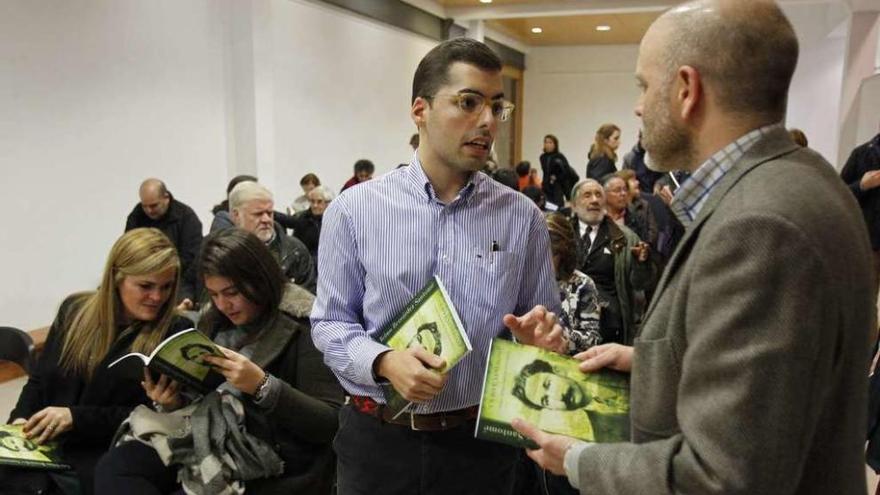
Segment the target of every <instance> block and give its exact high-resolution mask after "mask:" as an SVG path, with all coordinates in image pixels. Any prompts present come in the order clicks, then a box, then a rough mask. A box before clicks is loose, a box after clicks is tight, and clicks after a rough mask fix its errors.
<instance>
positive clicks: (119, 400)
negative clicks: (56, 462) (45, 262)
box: [9, 296, 192, 493]
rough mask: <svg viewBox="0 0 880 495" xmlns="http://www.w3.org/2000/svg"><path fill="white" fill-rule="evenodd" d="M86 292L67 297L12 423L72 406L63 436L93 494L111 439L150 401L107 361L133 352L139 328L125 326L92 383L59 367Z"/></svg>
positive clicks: (185, 323)
mask: <svg viewBox="0 0 880 495" xmlns="http://www.w3.org/2000/svg"><path fill="white" fill-rule="evenodd" d="M83 301H84V296H71V297H68V298H67V299H66V300H65V301H64V302H63V303H62V304H61V309H59V310H58V315H57V316H56V317H55V321H54V322H53V323H52V326H51V328H50V329H49V335H48V336H47V337H46V345H45V347H44V348H43V352H42V354H41V355H40V358H39V360H38V361H37V364H36V366H34V368H33V370H31V374H30V376H29V377H28V381H27V383H26V384H25V386H24V388H23V389H22V391H21V395H19V397H18V402H17V403H16V405H15V408H14V409H13V410H12V413H11V414H10V416H9V421H12V420H15V419H17V418H25V419H27V418H29V417H30V416H32V415H33V414H34V413H37V412H39V411H40V410H42V409H43V408H45V407H49V406H56V407H67V408H69V409H70V412H71V415H72V416H73V427H72V429H71V430H70V431H68V432H65V433H63V434H61V435H59V440H60V441H61V442H62V443H63V449H64V457H65V460H66V461H67V462H68V463H69V464H71V465H72V466H73V467H74V469H76V471H77V473H78V474H79V477H80V481H81V483H82V485H83V488H84V491H85V493H91V491H92V489H91V486H92V478H93V474H94V466H95V463H96V462H97V460H98V458H99V457H100V456H101V455H102V454H103V453H104V452H105V451H106V450H107V449H108V448H109V446H110V440H111V439H112V438H113V435H114V434H115V433H116V430H117V429H118V428H119V425H120V424H121V423H122V421H123V420H124V419H125V418H127V417H128V414H129V413H130V412H131V410H132V409H134V407H135V406H137V405H139V404H149V402H150V401H149V400H148V399H147V395H146V393H145V392H144V389H143V387H141V384H140V380H138V379H134V378H131V377H126V376H124V374H122V373H121V372H120V368H115V367H114V368H107V365H108V364H110V363H111V362H113V361H114V360H116V359H117V358H120V357H122V356H123V355H125V354H127V353H128V352H130V349H131V344H132V343H133V342H134V340H135V337H136V336H137V329H136V328H135V327H129V328H125V329H120V334H119V336H118V337H117V339H116V341H115V342H114V343H113V345H112V346H111V348H110V351H109V352H108V353H107V355H106V356H104V359H103V360H102V361H101V362H100V364H98V367H97V368H96V369H95V374H94V376H93V377H92V379H91V380H90V381H88V382H87V381H85V380H84V379H83V378H82V377H80V376H71V375H69V374H67V373H65V371H64V370H63V369H61V367H60V365H59V361H60V359H61V348H62V346H63V345H64V335H65V332H66V331H67V327H68V325H69V324H70V319H71V317H72V316H73V314H74V312H75V310H76V309H77V308H78V307H79V305H80V304H82V303H83ZM191 326H192V322H191V321H189V320H188V319H186V318H176V319H175V321H174V322H173V324H172V327H171V329H170V330H169V331H170V332H171V333H176V332H179V331H181V330H184V329H186V328H190V327H191Z"/></svg>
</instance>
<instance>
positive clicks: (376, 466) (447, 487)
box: [333, 405, 517, 495]
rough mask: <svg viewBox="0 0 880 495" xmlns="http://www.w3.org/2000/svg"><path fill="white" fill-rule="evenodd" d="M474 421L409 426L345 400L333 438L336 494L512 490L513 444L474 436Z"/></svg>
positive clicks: (456, 494)
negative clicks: (431, 427) (442, 427)
mask: <svg viewBox="0 0 880 495" xmlns="http://www.w3.org/2000/svg"><path fill="white" fill-rule="evenodd" d="M474 425H475V424H474V421H469V422H467V423H465V424H463V425H462V426H459V427H457V428H453V429H450V430H446V431H438V432H424V431H413V430H411V429H410V428H409V427H407V426H401V425H394V424H388V423H383V422H382V421H381V420H379V419H378V418H375V417H373V416H369V415H367V414H364V413H361V412H358V411H357V410H355V409H354V408H353V407H352V406H351V405H346V406H344V407H343V408H342V410H341V411H340V413H339V431H338V432H337V434H336V439H335V440H334V441H333V449H334V450H335V451H336V457H337V481H338V484H339V485H338V495H358V494H363V495H375V494H382V495H396V494H399V495H432V494H437V495H468V494H476V493H479V494H480V495H493V494H497V495H510V493H511V491H512V490H513V486H514V482H515V479H514V478H515V476H514V475H515V466H516V461H517V450H516V449H514V448H512V447H509V446H506V445H502V444H499V443H494V442H486V441H483V440H477V439H475V438H474Z"/></svg>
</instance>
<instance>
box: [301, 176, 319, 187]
mask: <svg viewBox="0 0 880 495" xmlns="http://www.w3.org/2000/svg"><path fill="white" fill-rule="evenodd" d="M306 184H312V185H313V186H315V187H317V186H320V185H321V179H319V178H318V176H317V175H315V174H313V173H311V172H309V173H307V174H306V175H303V176H302V179H300V180H299V185H301V186H304V185H306Z"/></svg>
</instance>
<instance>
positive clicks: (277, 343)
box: [203, 285, 344, 495]
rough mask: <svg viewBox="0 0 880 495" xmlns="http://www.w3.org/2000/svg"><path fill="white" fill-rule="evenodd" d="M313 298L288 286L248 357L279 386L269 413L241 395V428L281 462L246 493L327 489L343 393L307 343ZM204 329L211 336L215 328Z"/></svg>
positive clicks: (318, 494)
mask: <svg viewBox="0 0 880 495" xmlns="http://www.w3.org/2000/svg"><path fill="white" fill-rule="evenodd" d="M314 299H315V298H314V296H313V295H312V294H311V293H309V292H308V291H306V290H304V289H302V288H300V287H297V286H294V285H289V286H288V289H287V291H286V293H285V298H284V302H283V303H282V305H281V308H282V311H281V313H280V314H279V316H278V317H277V318H275V320H274V321H271V322H269V323H268V324H267V325H266V326H265V327H264V328H263V330H262V331H261V333H260V334H259V338H258V340H257V343H256V345H255V348H254V353H253V355H252V356H251V361H253V362H254V363H256V364H257V365H259V366H260V367H261V368H263V369H264V370H266V372H268V373H270V374H271V375H272V376H274V377H276V378H279V379H281V380H282V383H281V385H282V387H283V388H282V391H281V395H280V397H279V399H278V402H277V403H276V404H275V407H274V408H273V409H271V410H269V411H265V410H264V409H262V408H260V407H259V406H257V405H256V404H254V403H253V402H252V401H250V400H249V399H245V401H244V404H245V426H246V428H247V431H248V433H250V434H251V435H254V436H255V437H257V438H260V439H262V440H264V441H267V442H269V443H270V444H271V445H272V446H273V447H274V448H275V450H276V452H277V453H278V454H279V456H280V457H281V459H282V460H283V461H284V474H282V475H281V476H280V477H278V478H269V479H260V480H252V481H248V482H247V493H258V494H275V493H278V494H285V495H286V494H292V493H296V494H301V495H312V494H314V495H327V494H329V493H331V487H332V485H333V480H334V472H335V465H336V458H335V456H334V455H333V449H332V441H333V437H334V436H335V435H336V430H337V427H338V412H339V407H340V406H341V404H342V402H343V400H344V393H343V391H342V387H340V386H339V382H338V381H337V380H336V378H335V377H334V376H333V374H332V373H331V372H330V370H329V369H328V368H327V366H326V365H325V364H324V359H323V356H322V355H321V353H320V352H318V350H317V349H315V345H314V344H313V343H312V336H311V327H310V323H309V314H310V312H311V307H312V304H313V303H314ZM203 330H204V331H205V332H206V333H207V334H209V335H211V334H213V333H214V331H215V330H216V329H213V328H203Z"/></svg>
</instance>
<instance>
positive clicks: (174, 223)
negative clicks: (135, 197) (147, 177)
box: [125, 197, 202, 301]
mask: <svg viewBox="0 0 880 495" xmlns="http://www.w3.org/2000/svg"><path fill="white" fill-rule="evenodd" d="M141 227H153V228H156V229H159V230H161V231H162V233H163V234H165V235H166V236H168V238H169V239H171V243H172V244H174V247H176V248H177V254H178V255H179V256H180V265H181V278H180V292H179V294H178V298H179V299H184V298H188V299H189V300H191V301H195V300H196V263H195V261H196V258H197V257H198V256H199V250H200V249H201V248H202V222H201V221H200V220H199V217H198V216H197V215H196V212H194V211H193V209H192V208H190V207H189V206H187V205H185V204H183V203H181V202H180V201H177V200H176V199H174V198H173V197H172V198H171V203H170V204H169V205H168V211H167V212H165V215H164V216H163V217H162V218H160V219H158V220H153V219H152V218H150V217H148V216H147V214H146V213H144V210H143V208H141V205H140V203H138V204H136V205H135V206H134V209H133V210H131V213H129V214H128V219H127V220H126V222H125V231H126V232H128V231H129V230H131V229H137V228H141Z"/></svg>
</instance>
